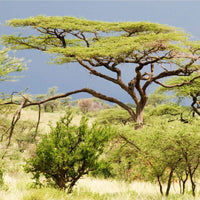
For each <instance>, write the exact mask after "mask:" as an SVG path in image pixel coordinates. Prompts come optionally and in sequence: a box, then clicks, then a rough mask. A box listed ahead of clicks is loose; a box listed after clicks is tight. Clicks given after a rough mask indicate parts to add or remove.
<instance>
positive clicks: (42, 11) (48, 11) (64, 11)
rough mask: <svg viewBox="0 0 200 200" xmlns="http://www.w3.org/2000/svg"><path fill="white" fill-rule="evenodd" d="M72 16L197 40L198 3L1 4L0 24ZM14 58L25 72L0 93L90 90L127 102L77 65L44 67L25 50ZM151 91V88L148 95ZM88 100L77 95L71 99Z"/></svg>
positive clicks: (8, 30) (42, 59) (127, 76)
mask: <svg viewBox="0 0 200 200" xmlns="http://www.w3.org/2000/svg"><path fill="white" fill-rule="evenodd" d="M37 15H47V16H54V15H57V16H75V17H83V18H86V19H89V20H102V21H151V22H157V23H162V24H168V25H170V26H176V27H180V28H182V29H184V31H185V32H187V33H191V34H192V35H193V36H194V39H195V40H198V39H200V1H162V0H160V1H159V0H158V1H142V0H141V1H114V0H113V1H83V0H82V1H64V0H63V1H56V0H55V1H39V0H38V1H30V0H26V1H17V0H16V1H8V0H7V1H6V0H5V1H1V0H0V23H2V24H4V23H5V21H6V20H9V19H12V18H27V17H30V16H37ZM15 32H16V30H15V29H12V28H8V27H5V26H3V25H2V26H1V27H0V34H13V33H15ZM17 56H18V57H24V58H25V60H31V62H30V63H29V64H28V68H29V69H28V70H27V71H24V72H23V73H21V75H24V76H25V77H24V78H21V79H20V80H19V81H18V82H14V83H13V82H11V83H9V82H4V83H1V84H0V91H1V92H7V93H11V92H13V91H21V90H23V89H25V88H26V87H29V90H28V91H27V92H28V93H32V94H41V93H46V92H47V89H48V88H49V87H53V86H57V87H58V88H59V91H58V92H59V93H65V92H68V91H72V90H76V89H81V88H84V87H90V88H93V89H96V90H97V91H99V92H102V93H104V94H107V95H109V96H113V97H117V98H120V99H121V100H123V101H125V102H129V101H130V98H129V97H128V96H127V95H126V94H124V93H123V92H120V89H119V88H118V87H116V86H114V85H111V84H110V83H107V82H106V81H103V80H101V79H99V78H95V77H93V76H91V75H88V73H87V72H86V70H84V69H82V68H81V66H79V65H78V64H67V65H62V66H56V65H48V64H47V63H46V62H47V61H48V59H49V57H48V56H47V55H45V54H44V53H41V52H39V51H32V50H29V51H27V50H25V51H20V52H18V53H17ZM124 67H125V69H126V70H125V73H124V77H125V78H124V80H125V81H126V80H127V81H128V79H130V78H131V77H130V74H131V72H132V70H133V69H131V68H129V67H128V66H124ZM154 88H155V86H152V88H150V91H151V90H152V91H153V89H154ZM84 97H89V95H86V94H81V95H75V96H73V99H75V98H84Z"/></svg>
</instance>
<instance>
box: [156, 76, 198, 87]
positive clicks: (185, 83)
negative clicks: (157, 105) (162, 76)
mask: <svg viewBox="0 0 200 200" xmlns="http://www.w3.org/2000/svg"><path fill="white" fill-rule="evenodd" d="M198 78H200V75H199V76H196V77H194V78H193V79H191V80H189V81H186V82H182V83H180V84H174V85H165V84H164V83H161V82H160V81H157V80H154V82H155V83H157V84H159V85H161V86H163V87H165V88H174V87H181V86H183V85H189V84H190V83H192V82H193V81H195V80H196V79H198Z"/></svg>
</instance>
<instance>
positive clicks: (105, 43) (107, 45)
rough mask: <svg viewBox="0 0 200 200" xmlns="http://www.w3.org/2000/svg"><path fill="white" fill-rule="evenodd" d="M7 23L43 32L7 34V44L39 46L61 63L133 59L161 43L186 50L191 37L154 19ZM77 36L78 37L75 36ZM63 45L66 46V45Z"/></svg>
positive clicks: (58, 19) (42, 18)
mask: <svg viewBox="0 0 200 200" xmlns="http://www.w3.org/2000/svg"><path fill="white" fill-rule="evenodd" d="M7 24H8V25H10V26H13V27H22V28H25V27H31V28H32V29H36V30H39V31H40V32H41V34H40V35H38V36H26V37H23V36H14V35H12V36H3V37H2V39H3V42H4V44H5V45H11V47H12V48H15V49H30V48H38V49H40V50H45V51H47V52H49V53H51V54H55V55H56V58H55V62H57V63H59V64H61V63H66V62H72V61H77V59H83V60H84V59H91V58H94V57H96V58H102V57H110V58H112V57H113V58H118V59H124V58H125V57H126V58H127V57H130V58H133V57H134V55H135V53H136V54H138V55H140V52H142V51H144V50H145V51H146V50H147V51H148V50H150V49H152V46H154V47H155V48H156V47H160V44H161V43H162V44H163V48H165V50H170V49H174V50H178V51H185V49H184V48H183V47H181V46H180V41H185V40H187V36H186V34H185V33H183V32H182V31H181V30H180V29H177V28H174V27H169V26H166V25H161V24H157V23H151V22H118V23H116V22H101V21H90V20H86V19H80V18H75V17H68V16H66V17H57V16H54V17H46V16H37V17H30V18H27V19H13V20H10V21H8V22H7ZM46 30H48V31H46ZM54 30H64V32H67V33H69V34H71V35H72V36H73V37H67V38H66V39H61V40H60V39H57V38H55V37H54V36H53V35H54V32H53V31H54ZM77 31H78V33H77ZM79 33H81V34H83V33H86V34H87V43H90V47H89V48H88V45H86V43H85V41H86V40H85V39H86V38H84V36H83V35H81V34H80V35H79ZM77 34H78V35H77ZM97 35H98V36H97ZM65 36H66V34H65V35H63V34H61V35H60V38H61V37H63V38H64V37H65ZM67 36H68V34H67ZM74 36H78V37H76V38H74ZM127 36H128V37H127ZM129 36H135V37H129ZM84 40H85V41H84ZM27 44H31V45H27ZM63 44H64V46H66V48H63Z"/></svg>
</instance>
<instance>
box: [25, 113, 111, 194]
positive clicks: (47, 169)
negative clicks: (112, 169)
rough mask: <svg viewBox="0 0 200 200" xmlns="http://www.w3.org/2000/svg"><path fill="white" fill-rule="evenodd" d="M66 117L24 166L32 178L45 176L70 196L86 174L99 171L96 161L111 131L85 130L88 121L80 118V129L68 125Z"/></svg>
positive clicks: (70, 119)
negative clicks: (66, 190)
mask: <svg viewBox="0 0 200 200" xmlns="http://www.w3.org/2000/svg"><path fill="white" fill-rule="evenodd" d="M72 118H73V117H72V114H71V113H69V114H67V115H66V116H64V117H63V118H61V119H60V121H58V122H57V125H56V127H55V128H53V127H51V132H50V133H49V134H48V135H46V136H44V137H43V139H42V141H41V142H40V143H39V144H38V146H37V148H36V156H35V157H32V158H30V159H29V160H28V161H27V163H26V166H25V171H26V172H31V173H33V175H34V178H36V179H39V177H40V175H44V176H45V177H46V178H47V179H49V180H52V181H53V182H54V183H55V185H57V186H58V187H59V188H61V189H68V192H69V193H70V192H72V188H73V186H74V185H75V184H76V182H77V181H78V180H79V179H80V178H81V177H82V176H83V175H85V174H88V173H89V172H90V171H93V170H95V169H97V168H98V166H99V165H100V163H99V161H98V158H99V156H100V155H101V154H102V153H103V150H104V147H105V144H106V142H107V141H108V140H109V138H110V136H111V135H112V133H113V131H112V130H111V128H110V127H108V126H107V127H106V126H98V125H97V124H96V123H95V124H93V125H92V127H91V128H89V127H88V120H87V119H86V118H85V117H82V119H81V121H80V125H79V126H75V125H72V124H71V121H72Z"/></svg>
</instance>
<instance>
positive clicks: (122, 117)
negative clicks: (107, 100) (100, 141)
mask: <svg viewBox="0 0 200 200" xmlns="http://www.w3.org/2000/svg"><path fill="white" fill-rule="evenodd" d="M96 120H97V121H98V123H101V124H104V123H110V124H119V123H123V124H126V122H127V121H130V120H131V119H130V116H129V114H128V113H127V111H126V110H124V109H122V108H119V107H112V108H109V109H104V110H101V111H100V112H99V113H98V116H97V118H96Z"/></svg>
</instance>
